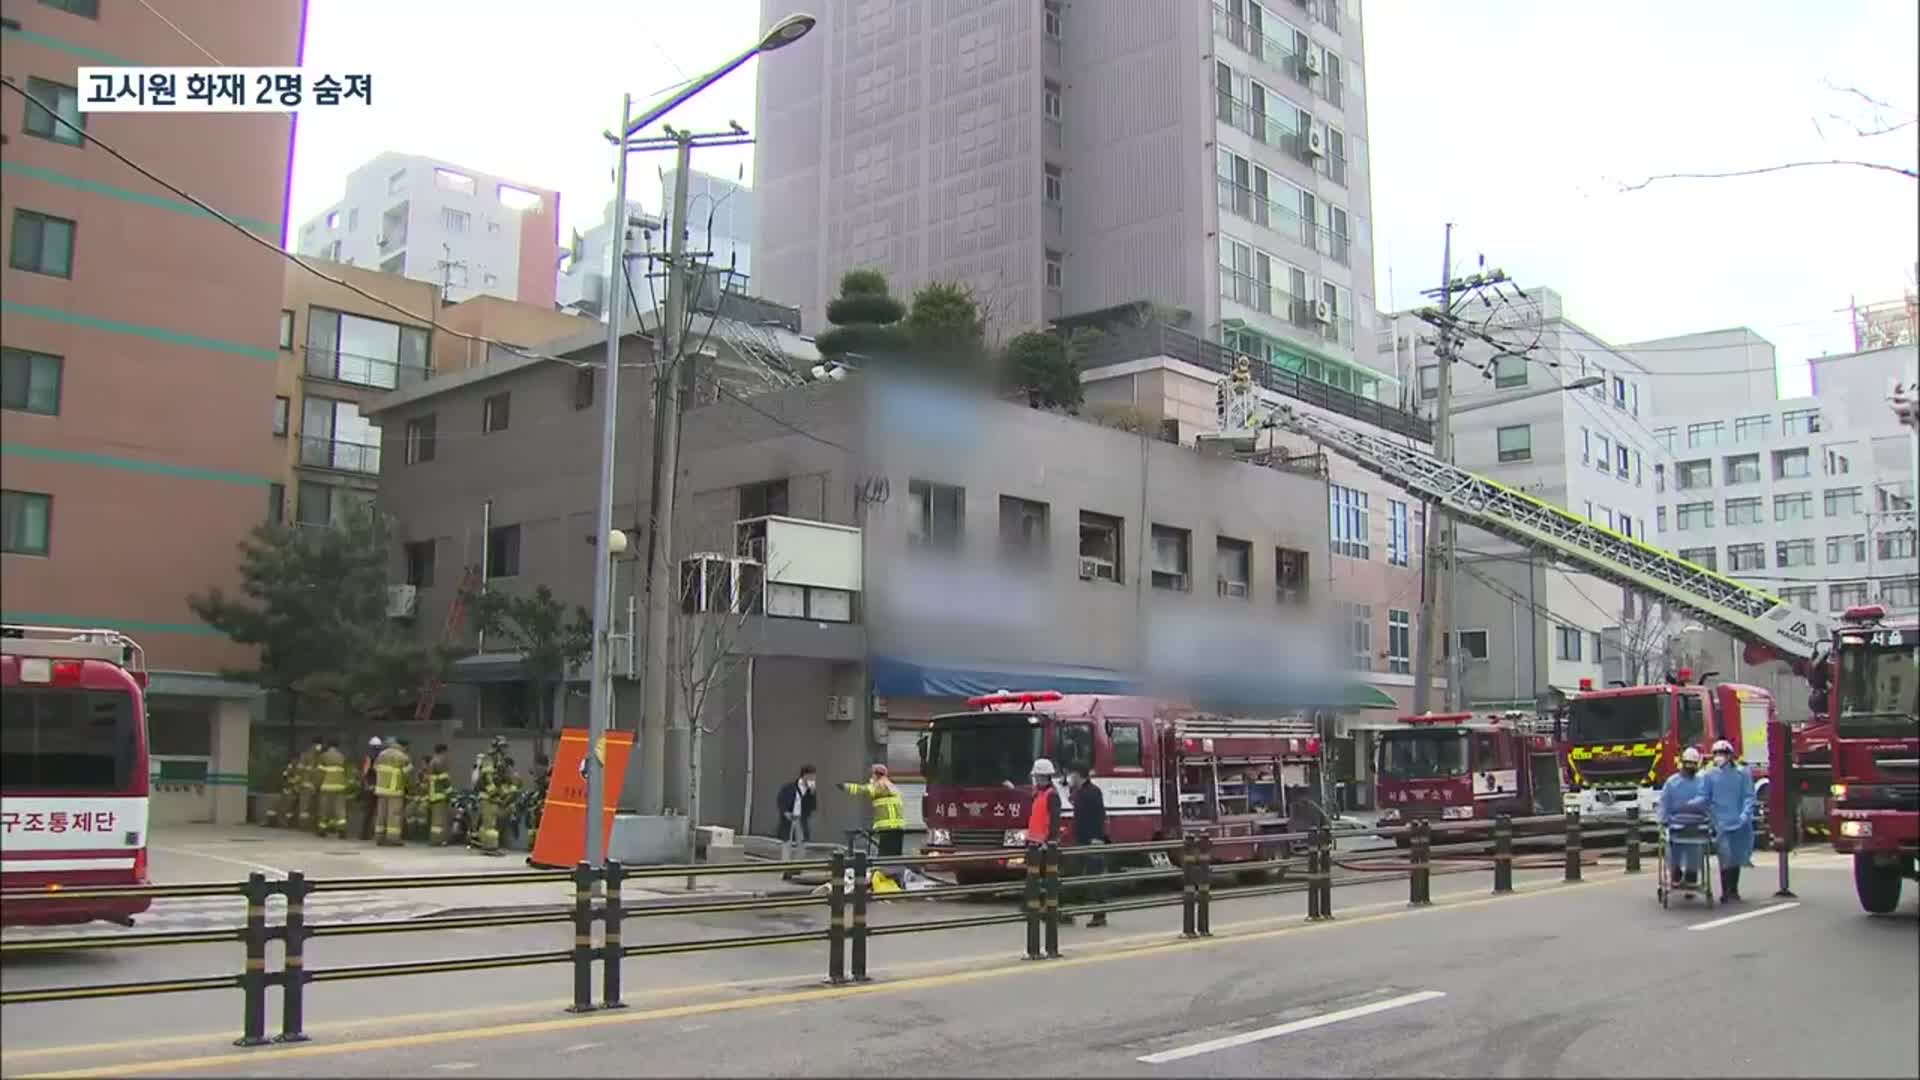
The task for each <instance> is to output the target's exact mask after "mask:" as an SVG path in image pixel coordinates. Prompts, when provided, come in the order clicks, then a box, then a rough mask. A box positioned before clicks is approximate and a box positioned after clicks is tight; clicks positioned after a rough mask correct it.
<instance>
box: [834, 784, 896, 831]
mask: <svg viewBox="0 0 1920 1080" xmlns="http://www.w3.org/2000/svg"><path fill="white" fill-rule="evenodd" d="M846 789H847V794H849V795H865V796H867V797H869V798H871V799H872V800H873V831H874V832H900V831H901V830H903V829H905V828H906V827H907V804H906V800H904V799H902V798H901V797H900V789H899V788H897V787H894V786H893V784H892V783H891V782H889V781H886V780H882V781H879V782H878V783H873V784H848V785H846Z"/></svg>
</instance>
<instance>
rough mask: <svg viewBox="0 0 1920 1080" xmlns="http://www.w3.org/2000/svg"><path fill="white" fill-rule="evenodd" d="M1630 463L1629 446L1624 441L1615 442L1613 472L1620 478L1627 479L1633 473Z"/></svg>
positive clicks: (1630, 453)
mask: <svg viewBox="0 0 1920 1080" xmlns="http://www.w3.org/2000/svg"><path fill="white" fill-rule="evenodd" d="M1632 465H1633V454H1632V450H1631V448H1629V447H1628V446H1627V445H1626V444H1625V443H1619V444H1616V445H1615V446H1614V448H1613V474H1614V475H1615V476H1618V477H1619V478H1620V479H1622V480H1625V479H1628V478H1629V477H1631V476H1632V475H1633V469H1632Z"/></svg>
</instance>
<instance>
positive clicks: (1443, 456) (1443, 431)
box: [1413, 222, 1453, 713]
mask: <svg viewBox="0 0 1920 1080" xmlns="http://www.w3.org/2000/svg"><path fill="white" fill-rule="evenodd" d="M1440 311H1441V313H1442V315H1451V314H1452V312H1453V224H1452V223H1451V222H1449V223H1448V224H1447V238H1446V242H1445V244H1444V246H1443V247H1442V248H1441V256H1440ZM1437 329H1438V330H1439V332H1440V333H1439V337H1438V339H1437V340H1436V343H1435V345H1434V355H1435V356H1436V358H1437V361H1436V364H1435V367H1436V369H1437V370H1436V371H1435V382H1436V383H1437V384H1438V387H1439V391H1440V393H1439V396H1438V397H1437V398H1435V399H1434V408H1433V454H1434V456H1435V457H1437V458H1439V459H1440V460H1441V461H1446V462H1451V461H1452V460H1453V438H1452V432H1451V430H1450V429H1451V424H1450V415H1449V414H1450V410H1451V409H1452V408H1453V334H1452V331H1451V329H1450V327H1449V326H1448V325H1447V322H1446V320H1445V319H1442V320H1441V322H1440V324H1439V325H1438V327H1437ZM1419 367H1420V365H1419V363H1418V361H1416V362H1415V363H1414V382H1415V384H1416V385H1418V383H1419ZM1426 509H1427V512H1426V518H1427V521H1426V528H1425V529H1424V530H1423V532H1424V533H1425V535H1423V536H1422V537H1421V549H1422V550H1421V552H1420V637H1419V640H1417V641H1416V642H1414V650H1413V652H1414V656H1413V672H1414V675H1413V711H1414V712H1416V713H1424V712H1427V711H1429V710H1430V709H1431V708H1432V703H1433V635H1434V625H1433V622H1434V619H1433V604H1434V593H1435V592H1436V591H1437V590H1438V588H1439V584H1440V582H1439V575H1438V574H1437V573H1436V570H1437V559H1436V556H1437V554H1438V552H1439V551H1440V547H1441V545H1440V542H1439V540H1438V539H1437V534H1438V533H1439V532H1440V530H1441V529H1442V528H1443V527H1444V526H1443V525H1442V522H1443V521H1445V520H1446V519H1445V517H1444V512H1443V511H1442V510H1441V509H1440V504H1439V503H1437V502H1430V503H1428V504H1427V508H1426ZM1451 554H1452V553H1451V552H1448V556H1449V557H1448V560H1447V563H1448V565H1449V566H1451V565H1452V562H1453V560H1452V558H1451ZM1448 585H1449V588H1451V585H1452V583H1451V582H1449V583H1448ZM1447 607H1448V609H1449V611H1451V609H1452V607H1453V594H1452V592H1451V591H1449V592H1448V594H1447ZM1449 674H1451V671H1449ZM1447 686H1448V688H1449V694H1448V696H1449V697H1451V696H1452V694H1451V688H1452V686H1453V680H1452V679H1451V678H1449V679H1448V680H1447Z"/></svg>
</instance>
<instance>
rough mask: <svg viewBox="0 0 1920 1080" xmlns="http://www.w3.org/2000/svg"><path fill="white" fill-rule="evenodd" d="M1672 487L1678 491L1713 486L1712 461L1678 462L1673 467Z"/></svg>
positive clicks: (1706, 459)
mask: <svg viewBox="0 0 1920 1080" xmlns="http://www.w3.org/2000/svg"><path fill="white" fill-rule="evenodd" d="M1673 486H1674V487H1675V488H1676V489H1678V490H1680V491H1692V490H1694V489H1696V488H1710V487H1712V486H1713V460H1712V459H1711V458H1705V459H1702V460H1699V461H1678V462H1675V463H1674V466H1673Z"/></svg>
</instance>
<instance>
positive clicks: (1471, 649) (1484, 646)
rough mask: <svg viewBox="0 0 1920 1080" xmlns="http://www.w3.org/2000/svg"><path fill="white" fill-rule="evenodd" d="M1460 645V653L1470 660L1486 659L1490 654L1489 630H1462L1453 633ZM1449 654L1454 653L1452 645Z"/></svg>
mask: <svg viewBox="0 0 1920 1080" xmlns="http://www.w3.org/2000/svg"><path fill="white" fill-rule="evenodd" d="M1453 637H1454V638H1455V639H1457V644H1458V645H1459V647H1460V655H1461V656H1463V657H1465V658H1466V659H1468V660H1485V659H1486V658H1487V656H1488V648H1489V646H1488V643H1487V632H1486V631H1485V630H1461V631H1459V632H1457V633H1455V634H1454V635H1453ZM1447 655H1448V656H1452V655H1453V649H1452V645H1451V644H1449V645H1448V648H1447Z"/></svg>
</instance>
